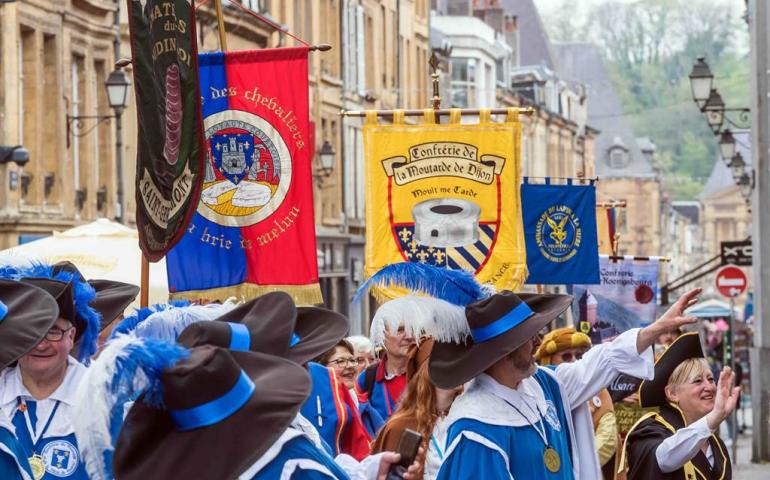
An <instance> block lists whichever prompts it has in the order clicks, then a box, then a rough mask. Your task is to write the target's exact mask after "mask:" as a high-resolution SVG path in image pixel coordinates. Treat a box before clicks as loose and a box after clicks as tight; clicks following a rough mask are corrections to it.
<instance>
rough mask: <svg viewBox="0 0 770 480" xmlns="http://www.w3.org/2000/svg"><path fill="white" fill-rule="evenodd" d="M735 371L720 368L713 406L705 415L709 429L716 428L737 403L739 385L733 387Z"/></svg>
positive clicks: (728, 368) (739, 390)
mask: <svg viewBox="0 0 770 480" xmlns="http://www.w3.org/2000/svg"><path fill="white" fill-rule="evenodd" d="M734 381H735V373H733V371H732V369H731V368H730V367H725V368H723V369H722V373H721V375H719V383H717V393H716V397H714V408H713V409H712V410H711V412H709V414H708V415H706V422H707V423H708V426H709V428H710V429H711V430H716V429H717V428H718V427H719V424H720V423H722V422H723V421H724V419H726V418H727V417H729V416H730V414H731V413H733V410H735V407H736V406H737V404H738V397H739V395H740V392H741V387H740V386H738V387H733V382H734Z"/></svg>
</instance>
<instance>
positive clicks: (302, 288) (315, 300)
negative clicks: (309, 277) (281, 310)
mask: <svg viewBox="0 0 770 480" xmlns="http://www.w3.org/2000/svg"><path fill="white" fill-rule="evenodd" d="M270 292H286V293H288V294H289V295H291V297H292V299H294V303H296V304H297V305H321V304H323V295H321V286H320V285H319V284H318V283H311V284H308V285H255V284H253V283H242V284H240V285H233V286H229V287H219V288H209V289H205V290H187V291H184V292H174V293H171V294H170V298H171V300H189V301H191V302H200V301H206V302H215V301H219V302H224V301H225V300H227V299H228V298H232V297H235V298H236V300H238V301H241V302H243V301H247V300H251V299H252V298H257V297H260V296H262V295H265V294H266V293H270Z"/></svg>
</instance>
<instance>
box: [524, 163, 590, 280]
mask: <svg viewBox="0 0 770 480" xmlns="http://www.w3.org/2000/svg"><path fill="white" fill-rule="evenodd" d="M545 182H546V183H545V184H534V183H530V182H529V180H528V179H527V178H524V183H523V184H522V185H521V205H522V211H523V220H524V238H525V241H526V247H527V268H528V270H529V277H527V283H529V284H544V285H569V284H575V283H583V284H597V283H599V246H598V243H597V230H596V187H595V186H594V185H593V182H591V184H590V185H573V184H572V180H571V179H570V180H568V183H567V184H566V185H553V184H551V181H550V178H546V179H545Z"/></svg>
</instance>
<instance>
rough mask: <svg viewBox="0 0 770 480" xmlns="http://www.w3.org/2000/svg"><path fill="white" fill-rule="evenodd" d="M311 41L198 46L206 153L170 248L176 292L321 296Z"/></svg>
mask: <svg viewBox="0 0 770 480" xmlns="http://www.w3.org/2000/svg"><path fill="white" fill-rule="evenodd" d="M307 56H308V49H307V48H305V47H300V48H279V49H264V50H256V51H243V52H226V53H221V52H217V53H207V54H201V55H200V59H199V63H200V82H201V87H200V91H201V98H202V100H201V102H202V111H203V130H204V136H205V140H206V144H205V148H206V151H207V162H206V164H205V177H204V181H203V188H202V190H201V195H200V201H199V202H198V205H197V210H196V212H195V215H194V216H193V219H192V221H191V222H190V225H189V227H188V228H187V233H186V234H185V235H184V236H183V237H182V239H181V240H180V242H179V243H178V244H177V246H176V247H175V248H174V249H172V250H171V251H170V252H169V254H168V257H167V260H166V264H167V270H168V285H169V291H170V292H171V296H172V298H186V299H193V300H209V301H213V300H224V299H226V298H228V297H231V296H236V297H240V298H253V297H256V296H259V295H262V294H264V293H266V292H268V291H273V290H281V291H285V292H287V293H289V294H290V295H292V297H294V300H295V302H297V303H299V304H315V303H321V302H322V298H321V291H320V287H319V284H318V264H317V258H316V239H315V223H314V216H313V190H312V178H311V157H312V151H313V146H312V143H311V142H312V137H311V134H310V131H309V121H308V70H307V60H308V58H307Z"/></svg>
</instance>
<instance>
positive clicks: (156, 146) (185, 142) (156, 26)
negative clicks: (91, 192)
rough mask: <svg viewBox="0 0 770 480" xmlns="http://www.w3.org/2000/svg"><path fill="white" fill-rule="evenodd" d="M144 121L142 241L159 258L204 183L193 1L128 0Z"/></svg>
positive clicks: (139, 163) (139, 206)
mask: <svg viewBox="0 0 770 480" xmlns="http://www.w3.org/2000/svg"><path fill="white" fill-rule="evenodd" d="M127 2H128V13H129V26H130V31H131V53H132V59H133V66H134V86H135V91H136V112H137V120H138V125H139V129H138V130H139V131H138V138H137V154H136V156H137V158H136V223H137V228H138V230H139V245H140V246H141V248H142V251H143V252H144V254H145V256H146V257H147V258H148V259H149V260H150V261H153V262H154V261H158V260H160V259H161V258H163V256H164V255H165V254H166V252H168V250H169V249H170V248H171V247H173V246H174V244H175V243H176V242H177V241H178V240H179V239H180V238H181V236H182V235H183V234H184V231H185V228H186V227H187V224H188V223H189V221H190V218H191V217H192V215H193V213H194V212H195V207H196V205H197V203H198V196H199V194H200V188H201V181H202V177H201V172H203V162H204V161H205V157H204V155H205V152H204V150H203V145H204V143H203V136H202V131H201V125H202V124H201V113H200V108H201V106H200V94H199V92H198V63H197V61H198V52H197V44H196V34H195V7H194V5H193V4H192V3H191V2H190V1H188V0H127Z"/></svg>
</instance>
